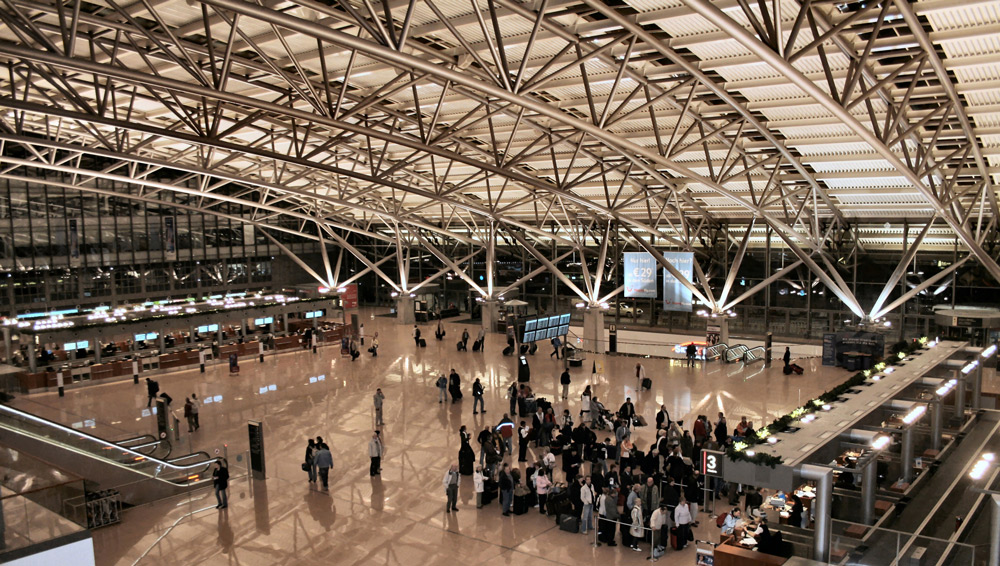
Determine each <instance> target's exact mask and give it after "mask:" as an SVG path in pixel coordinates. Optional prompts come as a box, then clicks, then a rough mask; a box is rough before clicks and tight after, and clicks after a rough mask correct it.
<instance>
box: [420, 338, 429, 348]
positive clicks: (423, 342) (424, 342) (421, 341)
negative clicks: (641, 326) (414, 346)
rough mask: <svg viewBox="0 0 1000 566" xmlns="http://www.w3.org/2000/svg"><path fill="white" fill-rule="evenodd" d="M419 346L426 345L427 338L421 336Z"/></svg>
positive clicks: (423, 346)
mask: <svg viewBox="0 0 1000 566" xmlns="http://www.w3.org/2000/svg"><path fill="white" fill-rule="evenodd" d="M420 347H421V348H426V347H427V340H424V339H423V338H421V339H420Z"/></svg>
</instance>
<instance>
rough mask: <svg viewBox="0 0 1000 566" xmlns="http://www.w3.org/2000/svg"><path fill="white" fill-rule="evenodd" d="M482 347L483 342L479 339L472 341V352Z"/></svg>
mask: <svg viewBox="0 0 1000 566" xmlns="http://www.w3.org/2000/svg"><path fill="white" fill-rule="evenodd" d="M482 347H483V342H482V341H481V340H476V341H475V342H473V343H472V351H473V352H478V351H479V350H481V349H482Z"/></svg>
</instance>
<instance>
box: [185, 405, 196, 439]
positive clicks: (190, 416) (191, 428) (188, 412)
mask: <svg viewBox="0 0 1000 566" xmlns="http://www.w3.org/2000/svg"><path fill="white" fill-rule="evenodd" d="M191 406H192V403H191V398H190V397H188V398H187V399H184V419H185V420H187V424H188V432H194V414H193V413H192V412H191Z"/></svg>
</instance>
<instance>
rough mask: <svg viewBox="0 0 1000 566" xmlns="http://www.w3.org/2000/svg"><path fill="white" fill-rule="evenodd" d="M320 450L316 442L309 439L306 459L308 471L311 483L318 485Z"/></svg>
mask: <svg viewBox="0 0 1000 566" xmlns="http://www.w3.org/2000/svg"><path fill="white" fill-rule="evenodd" d="M318 451H319V448H317V447H316V441H315V440H313V439H311V438H310V439H309V445H308V446H306V459H305V463H306V465H307V466H309V469H308V470H306V471H307V472H309V483H316V478H317V477H318V476H319V468H317V467H316V452H318Z"/></svg>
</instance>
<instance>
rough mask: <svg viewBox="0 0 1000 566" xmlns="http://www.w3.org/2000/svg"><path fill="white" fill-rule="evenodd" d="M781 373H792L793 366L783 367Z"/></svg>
mask: <svg viewBox="0 0 1000 566" xmlns="http://www.w3.org/2000/svg"><path fill="white" fill-rule="evenodd" d="M781 373H783V374H785V375H792V366H785V367H783V368H781Z"/></svg>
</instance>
